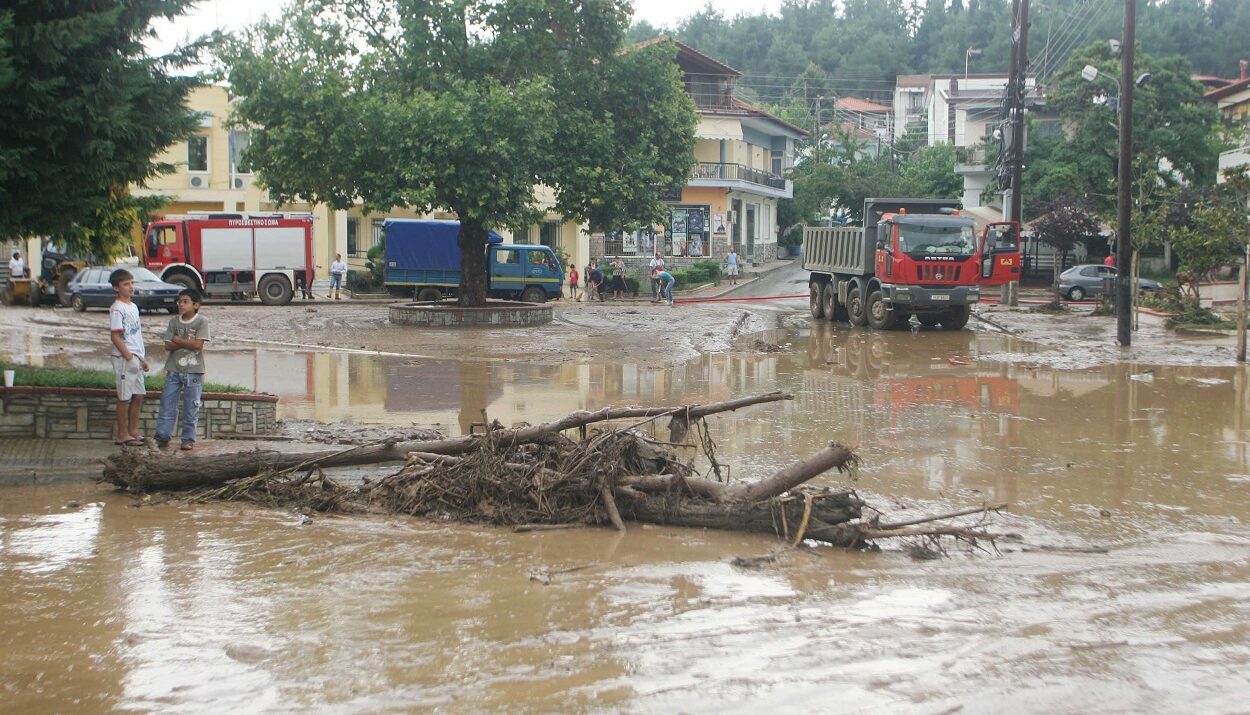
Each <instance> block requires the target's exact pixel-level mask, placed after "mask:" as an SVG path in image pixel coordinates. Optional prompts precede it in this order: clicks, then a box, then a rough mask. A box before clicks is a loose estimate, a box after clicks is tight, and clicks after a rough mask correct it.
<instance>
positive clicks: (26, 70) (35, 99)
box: [0, 0, 198, 257]
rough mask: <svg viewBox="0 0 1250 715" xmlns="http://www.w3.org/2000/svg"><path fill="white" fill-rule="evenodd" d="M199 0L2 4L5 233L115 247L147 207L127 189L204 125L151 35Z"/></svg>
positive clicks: (187, 83)
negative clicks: (159, 22) (157, 24)
mask: <svg viewBox="0 0 1250 715" xmlns="http://www.w3.org/2000/svg"><path fill="white" fill-rule="evenodd" d="M191 4H192V0H13V1H10V2H6V3H4V5H3V6H0V126H3V131H0V236H4V237H22V236H27V235H33V234H37V235H53V236H58V237H61V238H64V239H66V240H67V242H68V243H69V244H70V245H71V248H73V249H75V250H78V251H84V252H90V253H93V254H95V255H97V256H101V257H104V256H109V255H114V254H116V253H117V252H118V251H119V249H120V247H121V246H122V245H123V244H124V241H125V240H126V237H127V236H128V234H129V230H130V226H131V225H132V224H131V222H132V221H133V220H134V219H135V217H137V216H138V215H139V214H140V213H141V212H142V211H143V210H144V209H146V208H149V204H150V202H145V201H139V200H136V199H134V198H133V197H131V196H130V195H129V192H128V189H127V187H128V186H129V185H130V184H134V183H142V182H143V181H144V180H146V179H148V178H150V177H152V176H154V175H156V174H157V173H159V172H161V171H164V170H167V169H168V168H170V167H167V166H164V165H161V164H159V163H157V162H155V161H154V157H155V156H157V154H158V153H159V152H161V151H162V150H163V149H165V148H166V147H167V146H169V145H170V144H172V143H174V142H175V141H178V140H179V139H181V138H183V137H184V136H185V135H186V134H188V133H189V132H190V131H192V130H193V129H194V127H195V125H196V118H195V116H194V114H193V113H192V112H191V111H190V110H189V109H188V108H187V105H186V96H187V93H188V92H189V91H190V89H191V88H192V87H193V86H194V85H195V84H196V81H197V80H196V79H195V78H194V77H192V76H188V75H185V74H177V72H178V71H179V70H180V69H181V68H185V67H186V66H187V65H188V63H189V62H190V61H191V59H192V58H193V57H194V54H195V52H196V50H197V49H198V47H197V46H195V45H192V46H189V47H186V48H183V49H182V50H179V51H177V52H175V53H174V54H171V55H168V56H164V57H150V56H148V54H147V52H146V50H145V48H144V45H143V42H144V40H145V39H147V38H148V37H150V36H151V34H152V30H151V23H152V21H153V20H154V19H157V18H173V17H175V16H177V15H179V14H180V13H182V12H183V11H184V10H185V9H186V8H187V7H188V6H190V5H191Z"/></svg>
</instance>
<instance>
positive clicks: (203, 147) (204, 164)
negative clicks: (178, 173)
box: [187, 134, 208, 171]
mask: <svg viewBox="0 0 1250 715" xmlns="http://www.w3.org/2000/svg"><path fill="white" fill-rule="evenodd" d="M187 171H208V137H206V136H202V135H198V134H197V135H195V136H193V137H190V138H189V139H187Z"/></svg>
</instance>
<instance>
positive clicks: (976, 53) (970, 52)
mask: <svg viewBox="0 0 1250 715" xmlns="http://www.w3.org/2000/svg"><path fill="white" fill-rule="evenodd" d="M964 54H966V55H968V56H969V57H980V56H981V50H979V49H977V48H975V47H969V48H968V51H967V52H965V53H964Z"/></svg>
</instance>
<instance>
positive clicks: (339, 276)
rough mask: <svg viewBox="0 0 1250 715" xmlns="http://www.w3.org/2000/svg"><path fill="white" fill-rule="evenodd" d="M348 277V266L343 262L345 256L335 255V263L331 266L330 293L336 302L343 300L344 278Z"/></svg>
mask: <svg viewBox="0 0 1250 715" xmlns="http://www.w3.org/2000/svg"><path fill="white" fill-rule="evenodd" d="M346 275H347V264H346V263H344V262H343V254H341V253H336V254H334V263H331V264H330V292H331V293H333V294H334V299H335V300H342V299H343V295H342V289H343V278H344V277H345V276H346Z"/></svg>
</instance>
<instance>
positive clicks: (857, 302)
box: [846, 286, 868, 328]
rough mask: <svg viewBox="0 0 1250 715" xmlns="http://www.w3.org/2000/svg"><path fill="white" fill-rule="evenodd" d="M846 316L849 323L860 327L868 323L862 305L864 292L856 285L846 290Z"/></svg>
mask: <svg viewBox="0 0 1250 715" xmlns="http://www.w3.org/2000/svg"><path fill="white" fill-rule="evenodd" d="M846 317H847V319H848V320H850V321H851V325H858V326H860V327H861V328H862V327H864V326H865V325H867V324H868V313H867V311H866V310H865V307H864V294H863V293H862V292H861V291H860V290H859V287H858V286H856V287H854V288H851V289H850V290H849V291H847V292H846Z"/></svg>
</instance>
